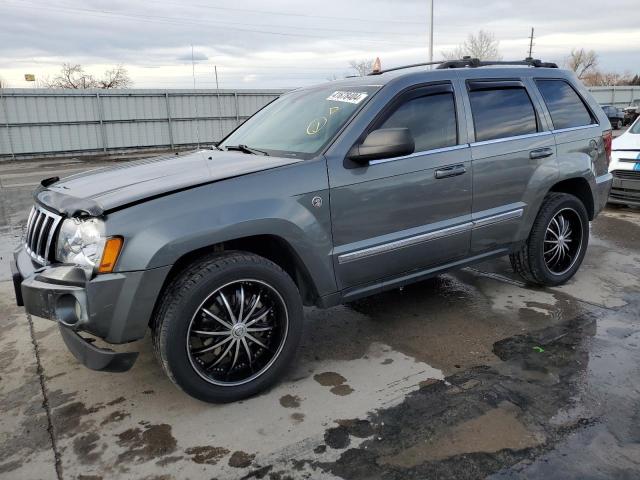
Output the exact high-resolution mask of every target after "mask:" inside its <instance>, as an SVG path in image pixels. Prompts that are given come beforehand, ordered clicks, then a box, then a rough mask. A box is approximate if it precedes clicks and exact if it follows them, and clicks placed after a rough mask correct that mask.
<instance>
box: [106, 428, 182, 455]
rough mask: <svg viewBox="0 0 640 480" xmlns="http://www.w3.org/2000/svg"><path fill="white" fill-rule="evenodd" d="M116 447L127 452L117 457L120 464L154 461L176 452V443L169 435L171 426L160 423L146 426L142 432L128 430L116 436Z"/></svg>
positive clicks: (136, 429) (132, 429)
mask: <svg viewBox="0 0 640 480" xmlns="http://www.w3.org/2000/svg"><path fill="white" fill-rule="evenodd" d="M117 443H118V445H120V446H121V447H125V448H127V449H128V450H127V451H125V452H123V453H121V454H120V455H119V456H118V460H119V461H122V462H131V461H139V462H144V461H147V460H151V459H155V458H156V457H160V456H164V455H168V454H170V453H173V452H174V451H175V450H176V446H177V441H176V439H175V438H174V437H173V435H172V434H171V425H167V424H166V423H162V424H159V425H149V426H146V427H145V429H144V431H141V430H140V429H139V428H130V429H128V430H125V431H124V432H121V433H120V434H118V442H117Z"/></svg>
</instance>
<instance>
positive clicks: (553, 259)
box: [509, 192, 589, 287]
mask: <svg viewBox="0 0 640 480" xmlns="http://www.w3.org/2000/svg"><path fill="white" fill-rule="evenodd" d="M588 244H589V217H588V215H587V210H586V208H585V207H584V205H583V203H582V202H581V201H580V200H579V199H578V198H576V197H575V196H573V195H570V194H567V193H555V192H552V193H549V194H548V195H547V196H546V197H545V199H544V201H543V203H542V206H541V207H540V211H539V212H538V216H537V217H536V219H535V221H534V223H533V227H532V228H531V233H530V234H529V238H528V239H527V240H526V242H525V243H524V245H523V246H522V247H521V249H520V250H519V251H517V252H514V253H512V254H511V255H510V256H509V257H510V260H511V266H512V267H513V269H514V271H515V272H516V273H518V274H520V276H521V277H523V278H524V279H525V280H526V281H527V282H528V283H531V284H535V285H542V286H549V287H553V286H556V285H562V284H563V283H566V282H567V281H568V280H569V279H570V278H571V277H573V276H574V275H575V273H576V272H577V271H578V268H580V265H581V264H582V260H583V259H584V255H585V253H586V251H587V246H588Z"/></svg>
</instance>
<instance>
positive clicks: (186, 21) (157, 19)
mask: <svg viewBox="0 0 640 480" xmlns="http://www.w3.org/2000/svg"><path fill="white" fill-rule="evenodd" d="M10 1H12V2H20V3H23V4H25V6H21V5H10V6H11V7H14V8H30V7H27V6H26V5H29V6H34V7H36V6H37V7H38V9H46V10H54V11H63V12H69V13H72V14H76V15H77V14H80V13H81V12H84V14H89V15H93V16H94V17H95V16H98V17H104V16H112V17H121V18H126V19H131V20H136V21H140V22H146V23H161V24H168V25H199V26H207V25H218V26H224V27H225V28H227V29H229V30H237V31H242V32H250V33H258V34H266V35H277V36H285V37H305V38H319V39H323V40H333V41H343V42H344V41H345V39H340V38H329V37H327V36H326V35H313V34H307V33H293V32H274V31H268V30H257V29H250V28H239V27H234V26H229V25H238V24H237V23H233V22H215V21H193V20H192V19H191V18H185V17H166V16H160V15H141V14H134V13H120V12H114V11H110V10H95V9H89V8H76V7H64V6H60V5H46V6H43V5H37V4H33V3H30V2H25V1H22V0H10ZM240 25H250V24H246V23H242V24H240ZM254 25H255V24H254ZM257 26H266V27H268V25H257ZM286 28H288V29H289V28H296V27H286ZM303 29H304V30H309V29H314V27H310V28H303ZM315 29H317V30H333V31H341V32H346V33H354V32H355V33H371V34H376V35H379V34H380V33H385V34H386V32H379V31H378V32H368V31H358V30H355V31H354V30H352V29H344V30H342V29H324V28H315ZM389 34H390V35H399V36H402V35H405V34H401V33H398V32H389ZM406 35H410V34H406ZM358 41H359V42H365V43H372V44H386V45H403V46H418V44H410V43H405V42H389V41H385V40H370V39H358Z"/></svg>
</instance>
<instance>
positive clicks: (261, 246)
mask: <svg viewBox="0 0 640 480" xmlns="http://www.w3.org/2000/svg"><path fill="white" fill-rule="evenodd" d="M230 251H242V252H249V253H253V254H255V255H259V256H261V257H264V258H266V259H268V260H271V261H272V262H273V263H275V264H276V265H278V266H279V267H280V268H282V269H283V270H284V271H285V272H287V274H288V275H289V276H290V277H291V279H292V280H293V282H294V283H295V284H296V286H297V287H298V290H299V292H300V296H301V298H302V301H303V304H304V305H316V304H317V303H318V300H319V298H320V294H319V292H318V288H317V285H316V284H315V282H314V280H313V277H312V275H311V273H310V271H309V269H308V267H307V266H306V265H305V263H304V261H303V260H302V258H300V256H299V255H298V253H297V252H296V251H295V249H294V248H293V247H292V246H291V245H290V244H289V242H287V241H286V240H285V239H284V238H282V237H279V236H277V235H272V234H261V235H251V236H246V237H240V238H234V239H230V240H225V241H222V242H217V243H213V244H211V245H207V246H204V247H201V248H198V249H196V250H192V251H189V252H187V253H184V254H183V255H182V256H180V257H179V258H178V259H177V260H176V262H175V263H174V264H173V265H172V267H171V270H169V273H168V274H167V276H166V278H165V281H164V284H163V286H162V288H161V290H160V294H159V295H158V298H157V299H156V305H155V308H154V311H155V309H156V308H157V306H158V304H159V302H160V299H161V298H162V296H163V293H164V291H165V290H166V288H167V287H168V285H169V284H170V283H171V281H172V280H173V279H174V278H175V277H176V276H178V275H179V274H180V273H181V272H183V271H184V270H185V269H187V268H188V266H189V265H191V264H193V263H194V262H196V261H198V260H199V259H202V258H204V257H206V256H210V255H211V254H215V253H223V252H230ZM154 316H155V315H152V316H151V319H150V321H152V319H153V318H154Z"/></svg>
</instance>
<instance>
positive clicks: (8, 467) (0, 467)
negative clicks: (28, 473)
mask: <svg viewBox="0 0 640 480" xmlns="http://www.w3.org/2000/svg"><path fill="white" fill-rule="evenodd" d="M21 466H22V462H21V461H20V460H14V461H12V462H7V463H3V464H0V473H7V472H12V471H13V470H16V469H18V468H20V467H21Z"/></svg>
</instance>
